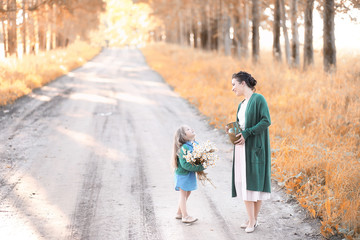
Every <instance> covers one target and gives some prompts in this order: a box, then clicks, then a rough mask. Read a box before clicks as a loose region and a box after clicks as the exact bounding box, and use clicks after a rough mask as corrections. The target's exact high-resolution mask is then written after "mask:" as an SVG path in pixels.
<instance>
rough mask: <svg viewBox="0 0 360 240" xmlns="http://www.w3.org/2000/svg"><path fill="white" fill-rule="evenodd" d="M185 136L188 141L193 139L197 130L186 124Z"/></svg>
mask: <svg viewBox="0 0 360 240" xmlns="http://www.w3.org/2000/svg"><path fill="white" fill-rule="evenodd" d="M185 138H186V139H187V140H188V141H193V140H194V139H195V131H194V130H193V129H192V128H191V127H189V126H185Z"/></svg>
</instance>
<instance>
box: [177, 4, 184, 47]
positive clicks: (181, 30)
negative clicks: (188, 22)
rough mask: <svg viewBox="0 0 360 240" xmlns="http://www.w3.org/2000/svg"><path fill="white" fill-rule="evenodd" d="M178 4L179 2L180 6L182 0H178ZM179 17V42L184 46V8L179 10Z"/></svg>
mask: <svg viewBox="0 0 360 240" xmlns="http://www.w3.org/2000/svg"><path fill="white" fill-rule="evenodd" d="M178 4H179V7H180V0H178ZM178 18H179V44H180V46H184V45H185V43H184V37H185V36H184V35H185V34H184V22H183V21H184V20H183V16H182V10H181V9H179V12H178Z"/></svg>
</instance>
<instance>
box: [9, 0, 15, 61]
mask: <svg viewBox="0 0 360 240" xmlns="http://www.w3.org/2000/svg"><path fill="white" fill-rule="evenodd" d="M7 3H8V5H7V10H10V11H8V14H7V15H8V43H7V46H8V53H9V55H12V54H17V34H16V12H17V11H16V0H8V1H7Z"/></svg>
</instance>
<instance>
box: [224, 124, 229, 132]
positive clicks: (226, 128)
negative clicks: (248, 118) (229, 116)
mask: <svg viewBox="0 0 360 240" xmlns="http://www.w3.org/2000/svg"><path fill="white" fill-rule="evenodd" d="M229 129H230V128H229V126H228V125H226V126H225V132H226V133H228V132H229Z"/></svg>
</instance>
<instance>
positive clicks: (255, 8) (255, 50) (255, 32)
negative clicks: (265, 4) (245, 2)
mask: <svg viewBox="0 0 360 240" xmlns="http://www.w3.org/2000/svg"><path fill="white" fill-rule="evenodd" d="M259 27H260V5H259V0H252V59H253V62H255V63H256V62H257V61H258V60H259V52H260V34H259Z"/></svg>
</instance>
